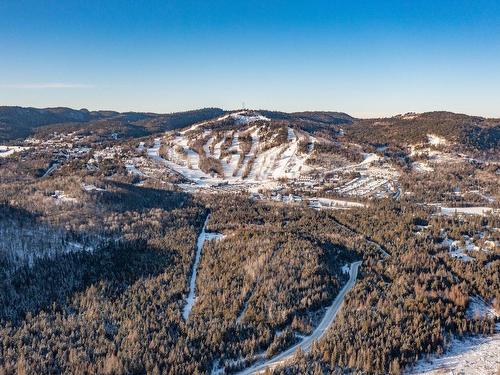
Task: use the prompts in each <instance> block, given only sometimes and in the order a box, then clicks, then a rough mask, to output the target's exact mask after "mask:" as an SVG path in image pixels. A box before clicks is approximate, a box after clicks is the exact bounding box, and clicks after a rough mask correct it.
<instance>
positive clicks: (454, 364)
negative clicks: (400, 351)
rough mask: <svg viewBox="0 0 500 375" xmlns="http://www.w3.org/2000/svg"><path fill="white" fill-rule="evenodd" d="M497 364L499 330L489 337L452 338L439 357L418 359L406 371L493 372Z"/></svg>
mask: <svg viewBox="0 0 500 375" xmlns="http://www.w3.org/2000/svg"><path fill="white" fill-rule="evenodd" d="M499 368H500V333H496V334H495V335H493V336H491V337H468V338H466V339H463V340H458V339H453V340H452V342H451V345H450V347H449V350H448V351H447V353H446V354H444V355H443V356H440V357H432V358H430V359H421V360H420V361H418V362H417V364H416V365H415V366H414V367H412V368H410V369H409V370H408V371H406V372H405V374H407V375H443V374H450V375H455V374H464V375H465V374H467V375H494V374H496V373H497V371H498V369H499Z"/></svg>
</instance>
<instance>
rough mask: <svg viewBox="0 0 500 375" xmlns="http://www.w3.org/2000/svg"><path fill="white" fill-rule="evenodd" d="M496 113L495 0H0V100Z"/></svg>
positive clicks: (499, 26)
mask: <svg viewBox="0 0 500 375" xmlns="http://www.w3.org/2000/svg"><path fill="white" fill-rule="evenodd" d="M242 102H245V103H246V105H247V107H250V108H266V109H277V110H284V111H299V110H334V111H345V112H348V113H350V114H352V115H355V116H360V117H369V116H384V115H393V114H397V113H403V112H409V111H416V112H422V111H430V110H451V111H455V112H463V113H469V114H478V115H485V116H497V117H500V1H482V0H470V1H462V0H455V1H448V0H441V1H419V0H413V1H406V0H400V1H390V0H385V1H334V0H331V1H314V0H310V1H294V0H289V1H272V0H268V1H251V0H248V1H237V0H233V1H217V0H213V1H188V0H185V1H125V0H121V1H91V0H86V1H70V0H65V1H55V0H54V1H50V0H45V1H44V0H37V1H23V0H12V1H11V0H0V104H1V105H22V106H36V107H46V106H69V107H74V108H84V107H85V108H89V109H114V110H120V111H127V110H136V111H154V112H172V111H178V110H186V109H193V108H199V107H208V106H217V107H222V108H225V109H236V108H239V107H241V103H242Z"/></svg>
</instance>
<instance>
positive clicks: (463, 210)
mask: <svg viewBox="0 0 500 375" xmlns="http://www.w3.org/2000/svg"><path fill="white" fill-rule="evenodd" d="M438 207H439V208H440V212H441V214H442V215H454V214H455V213H457V214H464V215H488V214H489V213H497V212H498V209H493V208H491V207H443V206H439V205H438Z"/></svg>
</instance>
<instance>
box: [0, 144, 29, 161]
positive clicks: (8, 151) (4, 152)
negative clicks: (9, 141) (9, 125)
mask: <svg viewBox="0 0 500 375" xmlns="http://www.w3.org/2000/svg"><path fill="white" fill-rule="evenodd" d="M24 150H29V147H23V146H0V158H6V157H7V156H11V155H13V154H14V153H16V152H21V151H24Z"/></svg>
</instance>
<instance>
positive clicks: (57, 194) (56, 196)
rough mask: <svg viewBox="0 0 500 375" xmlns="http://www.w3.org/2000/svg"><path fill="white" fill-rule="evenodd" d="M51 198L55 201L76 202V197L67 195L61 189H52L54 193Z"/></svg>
mask: <svg viewBox="0 0 500 375" xmlns="http://www.w3.org/2000/svg"><path fill="white" fill-rule="evenodd" d="M52 198H54V199H55V200H56V202H73V203H74V202H77V201H78V200H77V199H76V198H72V197H68V196H67V195H66V194H64V191H63V190H56V191H54V194H52Z"/></svg>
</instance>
